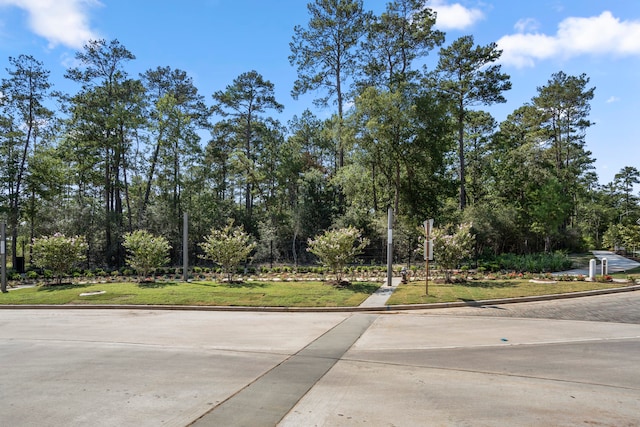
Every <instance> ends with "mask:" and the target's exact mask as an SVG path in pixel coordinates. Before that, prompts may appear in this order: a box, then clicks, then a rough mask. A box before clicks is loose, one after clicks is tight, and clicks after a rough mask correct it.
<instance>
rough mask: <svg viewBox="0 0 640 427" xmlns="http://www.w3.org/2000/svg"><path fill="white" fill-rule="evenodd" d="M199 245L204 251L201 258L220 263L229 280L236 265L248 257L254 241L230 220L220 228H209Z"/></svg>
mask: <svg viewBox="0 0 640 427" xmlns="http://www.w3.org/2000/svg"><path fill="white" fill-rule="evenodd" d="M200 247H201V248H202V250H203V251H204V255H203V256H202V258H204V259H210V260H211V261H213V262H215V263H217V264H220V265H221V266H222V270H223V271H224V273H225V274H226V275H227V280H228V281H229V282H231V281H232V279H233V273H234V272H235V271H236V270H237V268H238V265H239V264H240V263H241V262H242V261H244V260H246V259H247V258H248V257H249V254H250V253H251V251H252V250H253V249H254V248H255V247H256V243H255V242H252V241H251V236H250V235H249V234H247V233H245V231H244V229H243V228H242V227H241V226H239V227H234V226H233V222H232V221H230V222H228V223H227V225H226V226H225V227H224V228H223V229H221V230H217V229H213V230H211V234H209V235H208V236H207V237H205V241H204V243H201V244H200Z"/></svg>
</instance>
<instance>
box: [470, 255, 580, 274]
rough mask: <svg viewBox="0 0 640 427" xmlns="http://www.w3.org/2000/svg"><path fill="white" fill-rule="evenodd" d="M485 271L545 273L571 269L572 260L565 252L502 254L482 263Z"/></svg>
mask: <svg viewBox="0 0 640 427" xmlns="http://www.w3.org/2000/svg"><path fill="white" fill-rule="evenodd" d="M480 266H481V267H482V268H483V269H484V270H489V271H492V272H497V271H516V272H520V273H525V272H528V273H545V272H551V271H563V270H568V269H570V268H571V259H569V257H568V256H567V254H565V253H564V252H553V253H536V254H526V255H516V254H502V255H499V256H497V257H495V258H494V259H491V260H485V261H483V262H481V263H480Z"/></svg>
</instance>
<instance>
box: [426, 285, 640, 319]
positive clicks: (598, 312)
mask: <svg viewBox="0 0 640 427" xmlns="http://www.w3.org/2000/svg"><path fill="white" fill-rule="evenodd" d="M421 312H422V313H429V314H432V315H446V316H451V315H457V316H491V317H525V318H536V319H558V320H584V321H594V322H620V323H633V324H636V325H640V292H623V293H620V294H611V295H600V296H591V297H583V298H570V299H560V300H551V301H540V302H528V303H520V304H499V305H488V306H480V307H459V308H446V309H438V310H424V311H421Z"/></svg>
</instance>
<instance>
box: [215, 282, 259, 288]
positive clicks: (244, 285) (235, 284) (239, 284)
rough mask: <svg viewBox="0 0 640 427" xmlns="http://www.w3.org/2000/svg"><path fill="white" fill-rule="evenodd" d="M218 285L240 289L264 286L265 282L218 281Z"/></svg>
mask: <svg viewBox="0 0 640 427" xmlns="http://www.w3.org/2000/svg"><path fill="white" fill-rule="evenodd" d="M220 285H222V286H227V287H229V288H233V289H242V288H249V289H254V288H264V287H265V286H266V284H265V283H259V282H222V283H220Z"/></svg>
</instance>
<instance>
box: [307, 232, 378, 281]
mask: <svg viewBox="0 0 640 427" xmlns="http://www.w3.org/2000/svg"><path fill="white" fill-rule="evenodd" d="M368 244H369V240H368V239H366V238H364V237H362V235H361V233H360V230H358V229H357V228H354V227H347V228H340V229H336V230H327V231H325V232H324V233H323V234H321V235H318V236H316V238H315V239H309V240H308V245H309V247H308V248H307V250H308V251H309V252H311V253H312V254H314V255H315V256H317V257H318V258H319V259H320V262H321V263H322V264H323V265H324V266H326V267H328V268H330V269H331V271H332V272H333V273H334V274H335V275H336V281H337V282H338V283H341V282H342V273H343V271H344V267H345V266H346V265H347V264H348V263H350V262H351V261H353V260H354V258H355V257H356V256H357V255H359V254H360V253H362V250H363V249H364V248H365V247H366V246H367V245H368Z"/></svg>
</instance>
